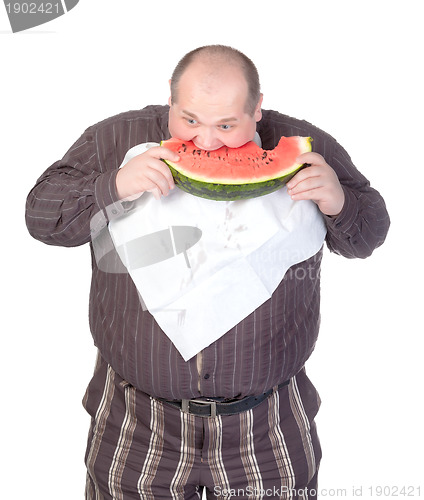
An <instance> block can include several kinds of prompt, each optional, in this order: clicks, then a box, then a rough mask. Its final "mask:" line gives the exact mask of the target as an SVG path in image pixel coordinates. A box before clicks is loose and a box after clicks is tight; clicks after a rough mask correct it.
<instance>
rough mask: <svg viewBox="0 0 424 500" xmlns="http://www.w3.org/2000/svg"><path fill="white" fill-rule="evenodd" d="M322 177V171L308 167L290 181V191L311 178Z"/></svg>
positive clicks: (288, 186)
mask: <svg viewBox="0 0 424 500" xmlns="http://www.w3.org/2000/svg"><path fill="white" fill-rule="evenodd" d="M319 175H320V170H319V169H318V168H314V167H306V168H304V169H302V170H300V171H299V172H298V173H297V174H296V175H295V176H294V177H293V178H292V179H290V181H289V182H288V183H287V188H288V189H293V188H294V187H296V186H297V185H298V184H299V183H300V182H303V181H304V180H306V179H309V178H311V177H318V176H319Z"/></svg>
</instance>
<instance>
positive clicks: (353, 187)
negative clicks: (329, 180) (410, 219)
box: [324, 144, 390, 258]
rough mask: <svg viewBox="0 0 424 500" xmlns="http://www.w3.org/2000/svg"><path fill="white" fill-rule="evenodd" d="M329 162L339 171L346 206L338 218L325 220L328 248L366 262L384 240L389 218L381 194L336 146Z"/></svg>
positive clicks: (340, 148) (328, 159) (338, 146)
mask: <svg viewBox="0 0 424 500" xmlns="http://www.w3.org/2000/svg"><path fill="white" fill-rule="evenodd" d="M326 160H327V162H328V163H329V164H330V165H331V167H332V168H333V169H334V170H335V171H336V173H337V175H338V177H339V181H340V183H341V185H342V188H343V191H344V193H345V203H344V206H343V209H342V211H341V212H340V214H339V215H338V216H337V217H327V216H324V219H325V221H326V224H327V246H328V248H329V249H330V251H332V252H335V253H337V254H339V255H342V256H344V257H347V258H365V257H368V256H369V255H371V254H372V252H373V251H374V250H375V249H376V248H377V247H379V246H380V245H381V244H382V243H383V242H384V240H385V238H386V235H387V232H388V230H389V226H390V218H389V215H388V212H387V209H386V205H385V202H384V200H383V198H382V196H381V195H380V193H379V192H378V191H377V190H376V189H374V188H372V187H371V186H370V183H369V181H368V180H367V179H366V178H365V177H364V176H363V175H362V174H361V173H360V172H359V171H358V170H357V169H356V167H355V166H354V165H353V163H352V161H351V159H350V157H349V155H348V154H347V152H346V151H345V150H344V149H343V148H342V147H341V146H340V145H339V144H337V145H336V147H335V149H334V154H333V155H332V158H326Z"/></svg>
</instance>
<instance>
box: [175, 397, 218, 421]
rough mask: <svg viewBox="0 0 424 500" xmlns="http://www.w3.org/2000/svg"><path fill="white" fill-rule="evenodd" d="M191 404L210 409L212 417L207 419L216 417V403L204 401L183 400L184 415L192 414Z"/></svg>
mask: <svg viewBox="0 0 424 500" xmlns="http://www.w3.org/2000/svg"><path fill="white" fill-rule="evenodd" d="M190 402H192V403H196V404H200V405H205V406H209V407H210V412H211V414H210V415H207V417H209V416H210V417H216V401H205V400H204V399H182V400H181V410H182V411H183V412H184V413H190Z"/></svg>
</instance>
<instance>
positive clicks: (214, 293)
mask: <svg viewBox="0 0 424 500" xmlns="http://www.w3.org/2000/svg"><path fill="white" fill-rule="evenodd" d="M149 146H150V145H149ZM140 151H142V148H140V147H136V148H133V149H132V150H130V152H129V153H131V154H128V155H127V156H126V158H125V160H124V162H126V161H128V160H129V159H130V158H131V157H132V156H134V155H135V154H140ZM135 203H136V207H135V208H134V210H132V211H131V212H129V213H128V214H127V215H125V216H123V217H121V218H119V219H116V220H113V221H111V222H110V223H109V232H110V235H111V237H112V240H113V242H114V245H115V248H116V250H117V252H118V255H119V257H120V258H121V260H122V262H123V264H124V265H125V266H126V268H127V270H128V272H129V274H130V276H131V278H132V279H133V281H134V283H135V285H136V287H137V290H138V292H139V294H140V296H141V299H142V301H143V302H144V305H145V307H147V309H148V310H149V311H150V312H151V314H152V315H153V316H154V317H155V319H156V321H157V322H158V324H159V326H160V327H161V328H162V330H163V331H164V332H165V333H166V335H167V336H168V337H169V338H170V339H171V341H172V342H173V343H174V345H175V346H176V348H177V349H178V350H179V352H180V353H181V355H182V356H183V358H184V359H185V360H188V359H190V358H191V357H193V356H194V355H196V354H197V353H198V352H199V351H201V350H202V349H203V348H205V347H207V346H208V345H210V344H211V343H212V342H214V341H216V340H217V339H218V338H220V337H221V336H222V335H224V334H225V333H226V332H227V331H228V330H230V329H231V328H232V327H234V326H235V325H236V324H237V323H239V322H240V321H241V320H243V319H244V318H245V317H246V316H248V315H249V314H250V313H252V312H253V311H254V310H255V309H257V308H258V307H259V306H260V305H261V304H263V303H264V302H265V301H266V300H268V299H269V298H270V297H271V295H272V293H273V292H274V290H275V289H276V288H277V286H278V285H279V283H280V282H281V280H282V279H283V277H284V275H285V273H286V271H287V270H288V268H289V267H291V266H292V265H294V264H296V263H299V262H301V261H303V260H306V259H308V258H309V257H312V256H313V255H314V254H315V253H317V252H318V251H319V249H320V248H321V246H322V244H323V242H324V238H325V234H326V228H325V224H324V221H323V218H322V216H321V214H320V212H319V210H318V208H317V207H316V205H315V204H314V203H313V202H309V201H297V202H294V201H292V200H291V198H290V197H289V195H288V194H287V190H286V188H283V189H280V190H278V191H276V192H274V193H271V194H268V195H265V196H260V197H258V198H253V199H250V200H238V201H228V202H227V201H212V200H206V199H203V198H199V197H196V196H193V195H190V194H188V193H185V192H183V191H181V190H180V189H178V188H175V189H174V190H172V191H171V192H170V194H169V195H168V196H167V197H162V198H161V199H159V200H157V199H155V198H154V196H153V195H152V194H151V193H144V194H143V195H142V196H141V197H140V198H139V199H138V200H137V201H136V202H135Z"/></svg>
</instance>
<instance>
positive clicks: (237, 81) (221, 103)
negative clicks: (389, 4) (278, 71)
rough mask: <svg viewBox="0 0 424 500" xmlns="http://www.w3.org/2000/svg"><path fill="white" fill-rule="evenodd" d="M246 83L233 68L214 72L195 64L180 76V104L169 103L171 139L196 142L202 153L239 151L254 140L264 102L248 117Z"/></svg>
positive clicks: (197, 63) (178, 101)
mask: <svg viewBox="0 0 424 500" xmlns="http://www.w3.org/2000/svg"><path fill="white" fill-rule="evenodd" d="M247 94H248V90H247V83H246V80H245V78H244V76H243V74H242V73H241V70H240V69H238V68H234V67H228V68H224V69H220V70H219V71H218V72H216V71H215V72H211V71H210V68H209V67H208V66H207V65H205V64H202V63H199V62H194V63H192V64H191V65H190V66H189V67H188V68H187V69H186V71H185V72H184V73H183V75H182V76H181V79H180V82H179V85H178V96H177V102H174V104H171V98H170V99H169V104H170V111H169V125H168V126H169V131H170V133H171V136H172V137H177V138H178V139H181V140H183V141H193V142H194V144H195V145H196V147H198V148H199V149H206V150H208V151H212V150H215V149H218V148H220V147H222V146H227V147H230V148H238V147H240V146H243V144H245V143H246V142H249V141H251V140H253V138H254V136H255V132H256V122H257V121H259V120H260V119H261V117H262V115H261V104H262V98H261V99H260V101H259V102H258V105H257V107H256V109H255V112H254V114H253V115H250V114H248V113H246V111H245V105H246V100H247Z"/></svg>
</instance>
